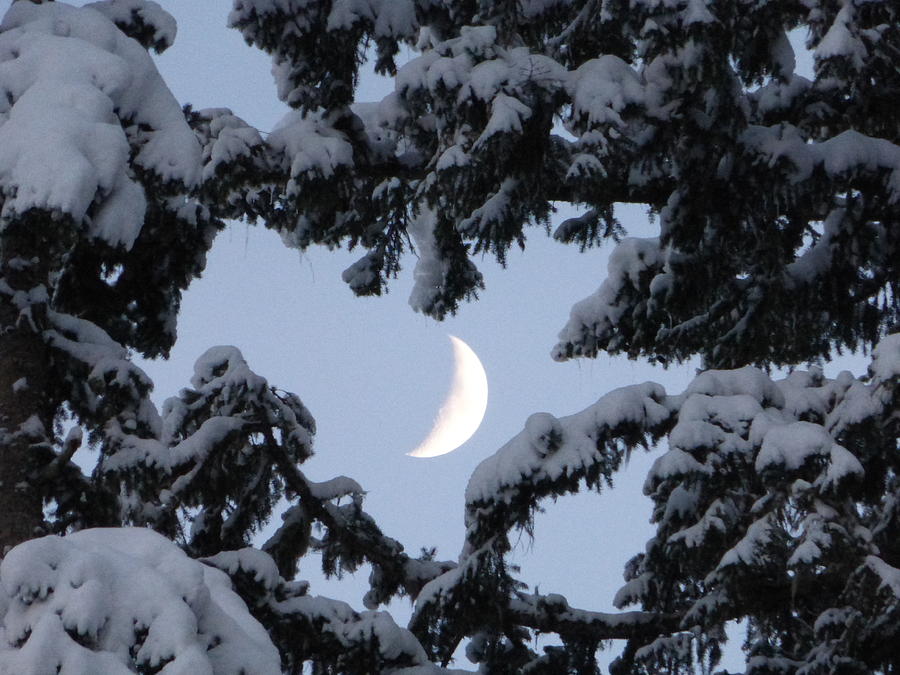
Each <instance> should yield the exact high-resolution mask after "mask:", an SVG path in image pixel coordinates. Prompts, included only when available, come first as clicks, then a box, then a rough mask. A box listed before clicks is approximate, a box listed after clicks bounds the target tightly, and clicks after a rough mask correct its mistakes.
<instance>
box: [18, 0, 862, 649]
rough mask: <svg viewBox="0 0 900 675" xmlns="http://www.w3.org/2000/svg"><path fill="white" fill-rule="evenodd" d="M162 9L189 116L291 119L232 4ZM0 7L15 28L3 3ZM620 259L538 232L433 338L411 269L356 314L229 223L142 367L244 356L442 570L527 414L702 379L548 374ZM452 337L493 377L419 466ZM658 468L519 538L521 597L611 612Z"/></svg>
mask: <svg viewBox="0 0 900 675" xmlns="http://www.w3.org/2000/svg"><path fill="white" fill-rule="evenodd" d="M159 2H160V4H161V5H163V7H165V8H166V9H167V10H168V11H170V12H171V13H172V14H173V15H174V16H175V17H176V19H177V20H178V25H179V35H178V39H177V40H176V43H175V46H174V47H172V48H171V49H170V50H169V51H168V52H166V53H165V54H163V55H162V56H161V57H159V58H158V59H157V62H158V64H159V67H160V69H161V71H162V73H163V76H164V78H165V79H166V81H167V82H168V84H169V86H170V88H171V89H172V91H173V93H174V94H175V96H176V98H177V99H178V100H179V101H180V102H182V103H191V104H192V105H193V106H194V107H195V108H205V107H230V108H232V110H233V111H234V112H235V113H236V114H238V115H239V116H241V117H243V118H245V119H246V120H247V121H248V122H250V123H251V124H253V125H255V126H257V127H258V128H259V129H260V130H263V131H268V130H271V129H272V128H273V127H274V126H275V124H276V123H277V121H278V119H279V118H280V117H281V115H282V114H283V113H284V112H285V108H284V106H283V105H282V104H281V103H280V102H279V101H278V100H277V98H276V96H275V91H274V86H273V84H272V79H271V76H270V75H269V59H268V57H267V56H266V55H264V54H262V53H261V52H259V51H258V50H256V49H253V48H249V47H247V46H246V45H245V44H244V43H243V40H242V38H241V37H240V35H239V34H238V33H237V32H236V31H233V30H229V29H227V28H226V27H225V23H226V17H227V12H228V7H229V6H230V3H229V2H222V1H214V0H193V1H192V2H176V0H159ZM79 4H80V3H79ZM0 5H2V9H3V10H4V11H5V9H6V6H8V0H5V1H3V2H0ZM390 87H391V83H390V82H389V81H386V80H380V79H379V78H374V77H372V78H369V79H367V80H366V81H365V82H364V86H363V90H362V93H361V94H360V95H359V96H358V98H359V99H360V100H370V99H375V98H376V97H377V98H380V97H381V96H383V95H384V94H385V93H387V91H389V88H390ZM562 217H566V216H565V215H563V214H560V218H562ZM620 218H621V219H622V221H623V223H624V224H625V225H626V227H627V228H628V229H629V232H630V233H631V234H638V235H642V236H647V235H648V234H651V233H653V232H655V229H656V228H655V226H654V225H652V224H651V223H650V222H649V221H648V219H647V217H646V215H645V214H644V212H643V211H642V210H641V209H639V208H632V209H629V210H628V211H627V212H624V211H623V212H622V213H621V214H620ZM609 253H610V248H609V247H604V248H601V249H594V250H589V251H587V252H586V253H583V254H582V253H579V251H578V249H577V247H573V246H568V247H567V246H564V245H562V244H558V243H556V242H554V241H552V240H551V239H549V238H547V237H546V236H545V234H544V233H543V231H542V230H540V229H535V230H532V231H531V232H530V233H529V236H528V245H527V248H526V251H525V252H524V253H520V252H519V251H518V250H514V251H511V252H510V255H509V260H508V268H507V269H505V270H502V269H500V267H499V266H498V265H497V264H496V263H495V262H494V261H493V259H492V258H489V257H487V258H484V259H483V260H481V262H480V265H479V267H480V269H481V271H482V273H483V274H484V275H485V281H486V284H487V288H486V289H485V290H484V291H483V292H482V293H481V298H480V300H479V301H477V302H475V303H470V304H467V305H464V306H463V307H462V308H461V311H460V312H459V315H458V316H456V317H453V318H451V319H448V320H447V321H445V322H443V323H437V322H435V321H433V320H431V319H428V318H426V317H423V316H421V315H418V314H415V313H414V312H413V311H412V310H411V309H410V308H409V306H408V305H407V297H408V295H409V291H410V289H411V286H412V283H411V277H412V268H413V265H414V262H415V260H414V258H412V257H411V256H408V257H407V259H406V261H405V267H404V271H403V272H402V273H401V276H400V278H399V279H397V280H395V281H394V282H393V283H392V284H391V287H390V293H389V294H388V295H387V296H385V297H382V298H356V297H354V296H353V295H352V293H351V292H350V290H349V289H348V287H347V286H346V285H345V284H344V283H343V282H342V281H341V279H340V273H341V271H342V270H343V269H344V268H346V267H347V266H348V265H349V264H350V263H351V262H353V261H354V260H356V259H357V258H358V257H359V256H360V255H361V252H356V253H354V254H347V253H346V252H345V251H327V250H325V249H313V250H310V251H308V252H306V253H300V252H298V251H296V250H291V249H287V248H286V247H284V246H283V245H282V243H281V241H280V240H279V239H278V237H277V236H276V235H274V234H273V233H271V232H268V231H266V230H265V229H264V228H263V227H262V226H261V225H260V226H248V225H246V224H242V223H233V224H231V225H230V226H229V228H228V229H227V230H226V231H224V232H223V233H222V234H221V235H220V236H219V238H218V240H217V241H216V243H215V244H214V247H213V251H212V253H211V255H210V258H209V262H208V266H207V271H206V273H205V274H204V277H203V278H202V279H200V280H198V281H196V282H195V283H194V285H193V286H192V287H191V289H190V290H189V292H188V293H187V294H186V296H185V299H184V304H183V308H182V313H181V318H180V322H179V341H178V343H177V344H176V347H175V349H174V350H173V353H172V357H171V359H170V360H169V361H168V362H164V363H145V364H144V367H145V369H146V370H147V371H148V373H149V374H150V375H151V376H152V377H153V379H154V380H155V382H156V401H157V403H161V402H162V400H163V399H164V398H165V397H167V396H169V395H173V394H175V393H176V392H177V391H178V390H179V389H180V388H181V387H183V386H186V385H187V384H188V380H189V377H190V374H191V368H192V365H193V361H194V359H195V358H196V357H198V356H199V355H200V354H202V353H203V351H205V349H206V348H207V347H210V346H213V345H218V344H230V345H235V346H237V347H239V348H240V349H241V350H242V351H243V353H244V356H245V357H246V358H247V360H248V362H249V364H250V366H251V368H253V369H254V370H255V371H256V372H257V373H259V374H260V375H263V376H264V377H266V378H267V379H268V380H269V381H270V382H271V383H272V384H276V385H277V386H279V387H281V388H283V389H287V390H290V391H294V392H296V393H297V394H299V395H300V397H301V398H302V399H303V401H304V403H305V404H306V405H307V406H308V407H309V409H310V410H311V412H312V413H313V415H314V416H315V418H316V422H317V425H318V433H317V436H316V441H315V448H316V452H317V454H316V456H315V457H314V458H313V459H312V460H310V461H309V462H308V463H307V464H306V465H305V466H304V470H305V471H306V472H307V473H308V474H309V475H310V476H311V477H313V478H316V479H319V480H322V479H326V478H330V477H333V476H335V475H338V474H345V475H348V476H350V477H352V478H354V479H356V480H358V481H359V482H360V483H361V484H362V486H363V487H364V488H365V489H367V490H368V496H367V498H366V507H367V510H368V511H369V512H370V513H371V514H372V515H373V516H374V517H375V518H376V521H377V522H378V523H379V525H380V526H381V527H382V529H383V530H384V531H385V532H386V533H387V534H388V535H390V536H393V537H395V538H397V539H399V540H400V541H401V542H402V543H403V544H404V545H405V546H406V548H407V550H408V551H410V552H412V553H415V552H417V551H418V549H419V548H420V547H423V546H427V547H431V546H436V547H437V548H438V556H439V557H440V558H441V559H455V557H456V555H457V554H458V552H459V549H460V547H461V544H462V537H463V493H464V490H465V486H466V481H467V479H468V476H469V474H470V473H471V472H472V470H473V469H474V468H475V466H476V465H477V464H478V463H479V462H480V461H481V460H482V459H484V458H485V457H487V456H489V455H490V454H491V453H493V452H494V451H495V450H496V449H498V448H499V447H500V446H501V445H503V443H505V442H506V441H507V440H509V439H510V438H511V437H512V436H514V435H515V434H516V433H518V432H519V431H520V430H521V429H522V426H523V424H524V422H525V420H526V418H527V417H528V416H529V415H530V414H531V413H534V412H540V411H546V412H550V413H553V414H554V415H557V416H562V415H568V414H571V413H574V412H577V411H579V410H581V409H583V408H585V407H587V406H588V405H590V404H591V403H593V402H594V401H595V400H596V399H597V398H599V397H600V396H601V395H602V394H604V393H606V392H608V391H609V390H611V389H613V388H616V387H619V386H623V385H627V384H633V383H637V382H643V381H645V380H654V381H657V382H660V383H662V384H663V385H664V386H665V387H666V389H667V390H668V391H669V392H670V393H677V392H679V391H681V389H682V388H683V387H684V385H685V384H686V383H687V382H688V381H689V380H690V379H691V377H692V376H693V375H694V372H695V368H696V367H697V363H691V364H686V365H683V366H681V367H677V368H673V369H670V370H669V371H664V370H662V369H658V368H653V367H651V366H649V365H647V364H644V363H634V362H629V361H627V360H625V359H618V358H617V359H611V358H609V357H605V356H604V357H600V358H597V359H595V360H590V361H578V362H570V363H565V364H559V363H555V362H553V361H552V360H551V359H550V356H549V353H550V349H551V347H552V346H553V345H554V344H555V341H556V334H557V332H558V331H559V330H560V329H561V328H562V326H563V324H564V323H565V321H566V319H567V317H568V313H569V308H570V306H571V305H572V304H573V303H574V302H576V301H578V300H580V299H582V298H583V297H585V296H587V295H588V294H589V293H591V292H593V291H594V290H595V289H596V288H597V286H598V285H599V284H600V282H601V281H602V280H603V277H604V274H605V266H606V259H607V257H608V255H609ZM448 333H451V334H453V335H456V336H458V337H460V338H462V339H463V340H465V341H466V342H467V343H468V344H469V345H470V346H471V347H472V348H473V349H474V350H475V352H476V353H477V354H478V355H479V356H480V358H481V360H482V362H483V363H484V366H485V369H486V371H487V376H488V383H489V392H490V393H489V401H488V408H487V414H486V416H485V419H484V422H483V424H482V426H481V428H480V429H479V431H478V432H476V434H475V435H474V436H473V437H472V438H471V439H470V440H469V441H468V442H467V443H466V444H465V445H463V446H462V447H461V448H460V449H459V450H457V451H456V452H454V453H451V454H449V455H445V456H442V457H436V458H432V459H416V458H412V457H408V456H407V455H406V453H407V452H409V451H410V450H412V449H413V448H415V447H416V446H417V445H418V444H419V442H420V441H421V440H422V439H423V438H424V437H425V436H426V434H427V433H428V430H429V429H430V427H431V424H432V422H433V419H434V416H435V415H436V414H437V411H438V409H439V407H440V404H441V402H442V401H443V399H444V396H445V394H446V393H447V390H448V387H449V385H450V381H451V377H452V366H453V360H452V359H453V356H452V349H451V346H450V342H449V341H448V340H447V337H446V335H447V334H448ZM858 363H859V362H857V364H855V365H854V366H853V369H854V370H856V371H859V369H860V367H859V365H858ZM826 372H829V373H833V372H836V368H834V367H828V368H827V371H826ZM657 454H658V452H654V453H651V454H650V455H645V454H643V453H640V454H637V455H635V456H634V457H633V458H632V460H631V463H630V466H629V467H628V469H627V470H626V472H625V473H624V474H623V475H621V476H620V478H619V481H618V483H617V489H615V490H613V491H610V492H604V494H602V495H599V496H598V495H596V494H593V493H587V494H582V495H578V496H577V497H570V498H567V499H563V500H560V501H559V502H557V503H555V504H554V503H549V504H545V505H544V506H545V508H546V513H544V514H541V515H539V516H538V518H537V523H536V537H535V539H534V541H533V542H531V541H529V539H528V537H527V535H524V534H523V535H522V538H521V540H520V543H519V545H518V547H517V550H516V553H515V559H514V562H516V563H517V564H519V565H521V566H522V575H521V577H522V578H523V580H525V581H526V582H528V583H529V584H531V585H532V587H534V585H535V584H537V585H538V586H539V590H540V592H541V593H550V592H556V593H561V594H563V595H565V596H566V597H567V598H568V600H569V602H570V604H571V605H572V606H575V607H583V608H587V609H594V610H604V609H605V610H609V609H612V606H611V599H612V596H613V594H614V593H615V591H616V590H617V589H618V587H619V585H620V583H621V580H622V565H623V563H624V562H625V561H626V560H627V559H628V558H629V557H630V556H631V555H633V554H634V553H637V552H639V551H641V550H642V549H643V544H644V541H645V540H646V539H647V538H648V537H649V536H650V534H651V527H650V525H649V523H648V519H649V515H650V502H649V500H647V499H645V498H644V497H643V496H642V495H641V485H642V483H643V478H644V475H645V473H646V471H647V469H648V468H649V465H650V463H651V462H652V459H653V458H654V457H655V456H657ZM313 568H314V565H312V564H309V563H308V564H307V565H306V567H304V568H302V569H301V577H303V578H309V579H311V580H312V582H313V587H312V591H313V592H314V593H317V594H325V595H331V596H332V597H339V598H341V599H343V600H347V601H348V602H351V604H353V605H354V606H355V607H357V608H361V607H362V604H361V595H362V592H363V587H364V581H365V577H366V575H367V572H362V573H360V574H358V575H357V576H358V577H360V578H359V579H358V580H356V581H350V582H349V583H348V582H347V580H345V581H344V582H339V583H338V584H337V585H333V584H327V585H326V584H324V583H322V582H321V581H319V580H318V579H319V575H318V574H316V570H315V569H313ZM392 611H393V612H394V613H395V616H396V618H397V619H398V622H405V620H406V616H407V614H408V609H407V603H405V602H404V603H394V606H393V607H392ZM466 665H467V664H466V663H461V664H460V666H461V667H466Z"/></svg>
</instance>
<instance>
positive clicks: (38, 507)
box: [0, 222, 57, 556]
mask: <svg viewBox="0 0 900 675" xmlns="http://www.w3.org/2000/svg"><path fill="white" fill-rule="evenodd" d="M29 225H30V226H29ZM41 225H44V227H41ZM47 229H49V228H47V227H46V224H45V223H34V222H32V223H30V224H24V223H20V224H15V223H14V224H11V225H9V226H8V227H7V229H6V231H5V232H3V235H2V239H0V247H2V248H0V273H2V278H0V556H2V555H4V554H5V553H6V551H7V550H9V548H11V547H12V546H15V545H16V544H19V543H21V542H23V541H25V540H27V539H31V538H32V537H34V536H36V535H39V534H41V531H42V529H43V527H42V526H43V523H44V518H43V496H42V494H41V490H40V489H39V485H38V480H36V479H37V474H38V472H39V470H40V468H41V465H43V464H45V463H46V462H47V461H48V460H49V459H50V458H52V456H53V420H54V417H55V414H56V411H57V404H56V398H57V397H55V396H54V395H53V393H52V392H53V389H55V387H54V386H53V378H52V377H51V367H52V361H51V358H50V354H49V350H48V348H47V346H46V344H45V342H44V340H43V338H42V331H43V330H44V328H45V326H46V316H47V291H46V286H47V279H48V267H49V266H48V264H47V259H48V258H52V254H51V249H52V246H51V245H50V243H49V242H48V241H46V239H45V237H43V236H41V234H40V232H41V231H46V230H47ZM36 233H37V234H36Z"/></svg>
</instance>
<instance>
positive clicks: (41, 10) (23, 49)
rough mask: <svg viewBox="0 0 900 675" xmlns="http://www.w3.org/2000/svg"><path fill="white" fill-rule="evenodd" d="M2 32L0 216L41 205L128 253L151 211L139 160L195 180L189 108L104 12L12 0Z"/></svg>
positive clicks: (162, 172)
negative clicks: (137, 171) (134, 170)
mask: <svg viewBox="0 0 900 675" xmlns="http://www.w3.org/2000/svg"><path fill="white" fill-rule="evenodd" d="M0 29H2V34H0V63H2V65H3V71H2V79H3V85H4V87H5V88H6V90H7V92H8V95H7V96H6V97H5V98H4V100H3V102H2V103H0V114H2V117H0V191H2V194H3V197H4V201H3V208H2V212H0V219H2V220H3V221H5V222H8V221H9V220H11V219H13V218H15V217H17V216H19V215H22V214H24V213H26V212H27V211H29V210H30V209H40V210H44V211H47V212H49V213H52V214H55V215H56V216H57V217H69V218H71V219H72V220H73V221H74V222H75V223H76V224H78V225H81V224H84V226H85V227H86V229H87V231H88V232H89V233H90V235H91V236H93V237H96V238H98V239H101V240H103V241H105V242H107V243H109V244H110V245H111V246H121V247H124V248H126V249H128V248H130V247H131V246H132V245H133V243H134V241H135V239H136V238H137V236H138V234H139V233H140V231H141V227H142V225H143V219H144V211H145V209H146V201H145V198H144V191H143V189H142V188H141V186H140V185H139V184H138V183H137V182H135V181H134V180H133V179H132V178H130V177H129V173H130V172H129V170H128V169H129V165H130V164H131V163H132V161H133V163H134V164H135V165H136V166H138V167H140V168H142V169H144V170H146V171H148V172H150V173H151V174H153V175H155V176H157V177H158V179H159V180H161V181H164V182H169V181H175V182H179V183H182V184H184V185H187V186H192V185H194V184H195V183H196V182H197V180H198V178H199V168H200V162H199V160H200V148H199V145H198V143H197V142H196V140H195V139H194V137H193V134H192V133H191V130H190V128H189V127H188V126H187V124H186V122H185V120H184V116H183V114H182V111H181V106H180V105H179V104H178V102H177V101H176V100H175V99H174V97H173V96H172V94H171V93H170V92H169V89H168V88H167V87H166V85H165V83H164V82H163V80H162V78H161V77H160V76H159V74H158V73H157V71H156V68H155V66H154V65H153V62H152V60H151V59H150V57H149V55H148V54H147V52H146V51H145V49H144V48H143V47H142V46H141V45H140V44H138V43H137V42H135V41H134V40H132V39H130V38H128V37H126V36H125V35H124V34H123V33H122V32H121V31H120V30H119V29H118V28H117V27H116V26H115V25H114V24H113V23H112V21H110V19H109V18H107V17H106V16H104V15H103V14H102V13H101V12H100V11H98V10H97V9H91V8H90V7H87V8H74V7H70V6H68V5H65V4H63V3H60V2H53V3H43V4H34V3H29V2H16V3H14V4H13V6H12V8H11V9H10V10H9V12H8V13H7V14H6V16H5V17H4V20H3V24H2V26H0ZM131 152H134V153H135V157H134V159H133V160H131V159H130V154H131ZM48 166H53V167H55V170H53V171H48V170H47V167H48Z"/></svg>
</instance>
